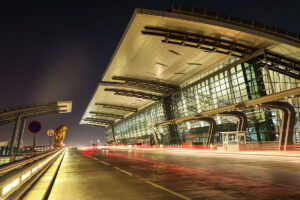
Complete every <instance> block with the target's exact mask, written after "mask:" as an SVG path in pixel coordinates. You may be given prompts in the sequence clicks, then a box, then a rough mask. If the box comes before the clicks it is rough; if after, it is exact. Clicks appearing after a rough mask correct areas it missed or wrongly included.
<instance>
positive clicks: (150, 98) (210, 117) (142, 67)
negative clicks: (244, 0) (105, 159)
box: [80, 6, 300, 145]
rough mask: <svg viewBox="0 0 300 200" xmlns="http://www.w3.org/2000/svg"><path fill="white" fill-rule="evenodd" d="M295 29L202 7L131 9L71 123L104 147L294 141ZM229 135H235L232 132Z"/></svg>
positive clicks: (299, 65) (299, 59) (298, 68)
mask: <svg viewBox="0 0 300 200" xmlns="http://www.w3.org/2000/svg"><path fill="white" fill-rule="evenodd" d="M299 55H300V35H299V34H295V33H292V32H288V31H285V30H282V29H279V28H276V27H273V26H269V25H265V24H261V23H257V22H253V21H250V20H247V19H242V18H239V17H234V16H229V15H226V14H221V13H215V12H211V11H206V10H201V9H195V8H185V7H182V6H172V8H171V9H170V10H169V11H168V12H164V11H154V10H147V9H136V10H135V11H134V13H133V16H132V18H131V20H130V22H129V24H128V26H127V28H126V30H125V32H124V34H123V36H122V38H121V41H120V42H119V45H118V46H117V48H116V50H115V53H114V55H113V56H112V58H111V61H110V63H109V64H108V66H107V69H106V71H105V73H104V75H103V77H102V82H101V83H99V85H98V87H97V89H96V91H95V93H94V95H93V97H92V99H91V101H90V103H89V105H88V106H87V109H86V111H85V113H84V114H83V117H82V119H81V121H80V124H86V125H93V126H102V127H105V134H106V142H107V143H108V144H137V143H139V144H147V145H158V144H166V145H170V144H200V145H201V144H203V145H210V144H218V143H221V142H222V141H223V140H224V133H226V132H234V131H235V132H239V133H243V136H244V139H245V142H246V143H264V142H265V143H267V142H278V143H279V144H294V143H297V142H299V136H300V135H298V132H300V130H299V109H300V108H299V106H300V102H299V95H300V87H299V86H300V81H299V80H300V56H299ZM236 136H237V135H236Z"/></svg>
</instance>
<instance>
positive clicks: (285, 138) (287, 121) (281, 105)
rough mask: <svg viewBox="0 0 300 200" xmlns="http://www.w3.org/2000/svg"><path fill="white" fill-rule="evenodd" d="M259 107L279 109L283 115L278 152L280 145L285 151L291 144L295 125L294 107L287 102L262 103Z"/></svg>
mask: <svg viewBox="0 0 300 200" xmlns="http://www.w3.org/2000/svg"><path fill="white" fill-rule="evenodd" d="M259 107H264V108H274V109H279V110H280V111H281V112H282V113H283V119H282V121H281V128H280V137H279V150H280V149H281V145H284V150H286V146H287V144H292V143H293V134H294V128H295V123H296V112H295V109H294V107H293V106H292V105H291V104H289V103H287V102H279V101H278V102H269V103H264V104H262V105H260V106H259Z"/></svg>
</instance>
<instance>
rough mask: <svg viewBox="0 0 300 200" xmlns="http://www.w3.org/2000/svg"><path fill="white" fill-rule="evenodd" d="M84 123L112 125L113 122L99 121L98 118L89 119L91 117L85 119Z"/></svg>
mask: <svg viewBox="0 0 300 200" xmlns="http://www.w3.org/2000/svg"><path fill="white" fill-rule="evenodd" d="M84 121H89V122H99V123H101V124H107V125H111V124H113V123H114V121H111V120H106V119H99V118H91V117H87V118H85V119H84Z"/></svg>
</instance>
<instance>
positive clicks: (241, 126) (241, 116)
mask: <svg viewBox="0 0 300 200" xmlns="http://www.w3.org/2000/svg"><path fill="white" fill-rule="evenodd" d="M219 115H221V116H234V117H237V118H238V120H239V122H238V125H237V131H246V128H247V127H248V121H247V116H246V115H245V113H243V112H240V111H228V112H222V113H219Z"/></svg>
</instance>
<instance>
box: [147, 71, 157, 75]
mask: <svg viewBox="0 0 300 200" xmlns="http://www.w3.org/2000/svg"><path fill="white" fill-rule="evenodd" d="M146 73H147V74H151V75H154V76H156V74H154V73H152V72H146Z"/></svg>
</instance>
